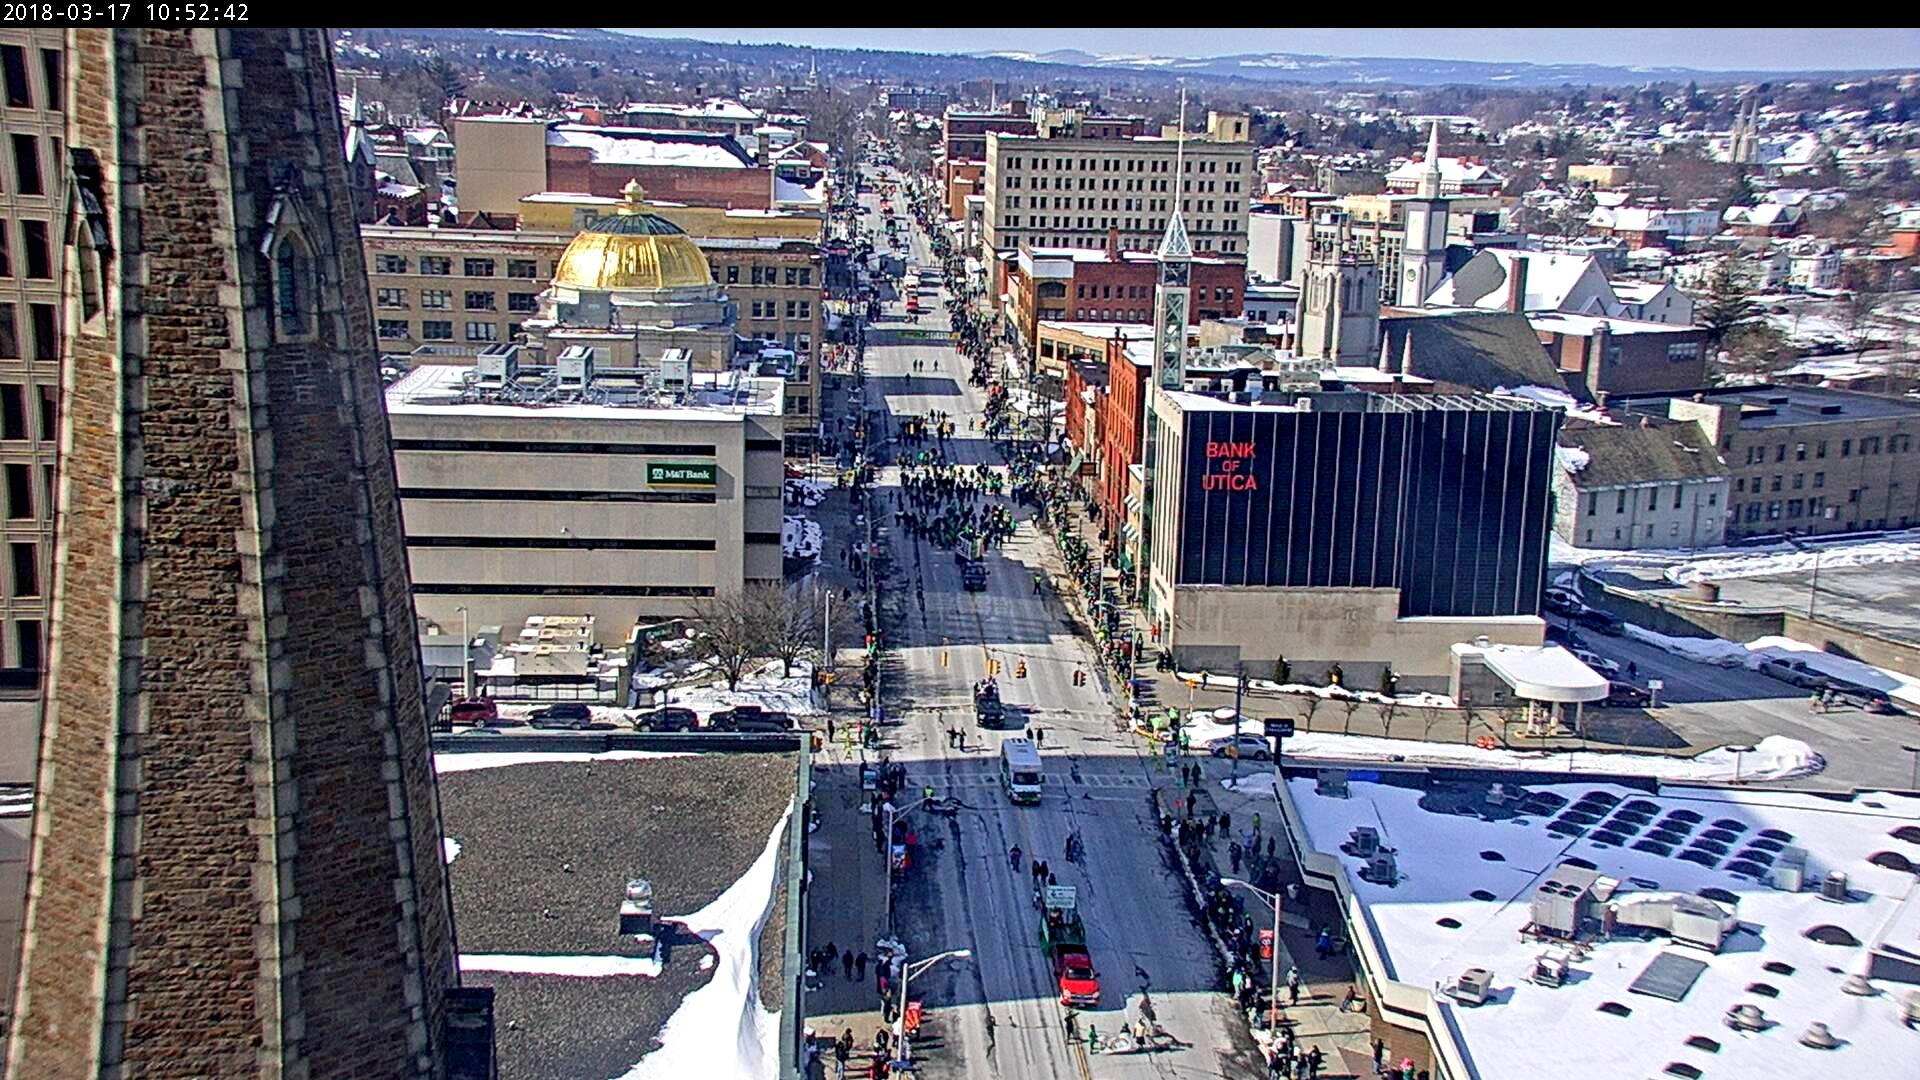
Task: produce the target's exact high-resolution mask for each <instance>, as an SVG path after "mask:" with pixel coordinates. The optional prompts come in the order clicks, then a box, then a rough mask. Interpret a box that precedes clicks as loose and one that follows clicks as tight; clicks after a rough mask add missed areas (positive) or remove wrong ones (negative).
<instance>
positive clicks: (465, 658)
mask: <svg viewBox="0 0 1920 1080" xmlns="http://www.w3.org/2000/svg"><path fill="white" fill-rule="evenodd" d="M455 610H456V611H458V612H460V696H461V697H462V698H471V697H472V696H473V631H472V628H471V627H469V626H468V625H467V609H466V608H464V607H462V608H456V609H455Z"/></svg>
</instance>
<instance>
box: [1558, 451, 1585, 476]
mask: <svg viewBox="0 0 1920 1080" xmlns="http://www.w3.org/2000/svg"><path fill="white" fill-rule="evenodd" d="M1553 455H1554V457H1555V458H1556V459H1557V460H1558V461H1559V462H1560V467H1561V468H1563V469H1565V470H1567V471H1568V472H1570V473H1577V472H1579V471H1580V470H1581V469H1584V468H1586V467H1587V466H1588V465H1591V464H1592V463H1593V455H1592V454H1589V453H1587V452H1586V451H1585V450H1582V449H1581V448H1580V447H1578V446H1556V447H1554V448H1553Z"/></svg>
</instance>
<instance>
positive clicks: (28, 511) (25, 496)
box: [6, 462, 33, 521]
mask: <svg viewBox="0 0 1920 1080" xmlns="http://www.w3.org/2000/svg"><path fill="white" fill-rule="evenodd" d="M6 472H7V519H8V520H10V521H23V520H31V519H32V518H33V467H32V466H31V465H22V464H19V463H17V462H8V463H7V469H6Z"/></svg>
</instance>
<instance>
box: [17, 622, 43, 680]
mask: <svg viewBox="0 0 1920 1080" xmlns="http://www.w3.org/2000/svg"><path fill="white" fill-rule="evenodd" d="M13 649H14V657H15V659H16V660H17V661H18V663H17V664H15V665H14V666H15V667H18V668H21V669H23V670H26V671H39V670H40V620H39V619H17V620H15V621H14V624H13Z"/></svg>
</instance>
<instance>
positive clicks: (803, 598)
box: [747, 582, 851, 676]
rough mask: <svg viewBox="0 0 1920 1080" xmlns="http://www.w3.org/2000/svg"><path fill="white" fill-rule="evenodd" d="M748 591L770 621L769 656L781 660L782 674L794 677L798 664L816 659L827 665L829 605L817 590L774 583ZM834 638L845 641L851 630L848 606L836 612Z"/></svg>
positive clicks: (833, 613)
mask: <svg viewBox="0 0 1920 1080" xmlns="http://www.w3.org/2000/svg"><path fill="white" fill-rule="evenodd" d="M747 591H748V593H749V595H750V596H752V597H753V598H754V599H755V600H756V601H757V603H758V606H760V607H761V608H762V609H763V610H764V611H765V612H766V622H767V641H766V647H765V653H766V655H769V656H772V657H774V658H775V659H777V660H779V661H780V670H781V673H782V674H783V675H787V676H791V675H792V674H793V665H794V662H795V661H798V660H801V659H805V658H807V657H813V658H815V659H816V660H818V661H819V663H820V665H821V666H825V665H826V664H827V663H828V662H830V661H831V660H832V657H829V656H823V655H822V654H821V652H820V646H821V644H822V642H823V637H822V631H823V630H825V629H826V626H827V619H828V618H829V615H828V605H827V604H826V602H825V599H824V597H823V595H822V594H821V593H820V592H819V591H818V590H804V589H800V588H797V587H796V588H791V589H783V588H781V587H780V586H779V585H776V584H774V583H773V582H755V583H754V584H752V585H749V586H748V587H747ZM831 618H832V620H833V637H834V639H835V640H840V641H844V640H846V638H847V631H848V627H849V626H850V625H851V623H850V621H849V620H848V618H847V614H846V606H845V605H842V606H841V607H840V608H837V609H834V610H833V612H832V615H831Z"/></svg>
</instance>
